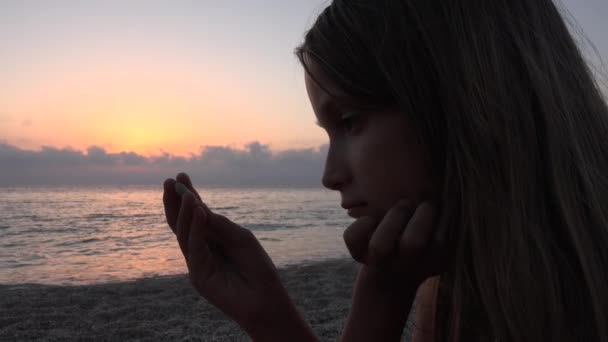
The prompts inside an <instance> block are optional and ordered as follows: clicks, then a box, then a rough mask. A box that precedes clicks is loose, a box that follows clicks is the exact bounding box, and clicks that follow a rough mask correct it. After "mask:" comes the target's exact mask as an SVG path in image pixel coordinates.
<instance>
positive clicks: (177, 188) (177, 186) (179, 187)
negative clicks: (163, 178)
mask: <svg viewBox="0 0 608 342" xmlns="http://www.w3.org/2000/svg"><path fill="white" fill-rule="evenodd" d="M175 192H177V193H178V194H179V195H180V196H182V195H183V194H185V193H186V192H188V188H186V186H185V185H184V184H182V183H175Z"/></svg>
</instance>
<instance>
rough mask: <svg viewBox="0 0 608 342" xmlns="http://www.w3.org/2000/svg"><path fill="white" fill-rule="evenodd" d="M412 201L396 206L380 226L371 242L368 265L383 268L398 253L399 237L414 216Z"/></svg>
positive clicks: (404, 201) (399, 203) (402, 201)
mask: <svg viewBox="0 0 608 342" xmlns="http://www.w3.org/2000/svg"><path fill="white" fill-rule="evenodd" d="M411 205H412V202H411V201H410V200H401V201H399V202H398V203H397V204H396V205H394V206H393V207H392V208H391V209H390V210H389V211H388V212H387V213H386V215H384V218H383V219H382V221H381V222H380V224H379V225H378V228H376V230H375V231H374V234H373V235H372V238H371V240H370V242H369V247H368V251H367V260H366V264H367V265H369V266H381V265H383V264H385V263H386V260H387V259H389V257H390V256H392V255H393V254H396V253H397V246H398V244H399V236H400V235H401V233H402V232H403V230H404V229H405V227H406V225H407V222H408V220H409V219H410V217H411V216H412V214H413V211H414V210H413V209H410V206H411Z"/></svg>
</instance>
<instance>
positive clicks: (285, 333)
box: [243, 301, 318, 342]
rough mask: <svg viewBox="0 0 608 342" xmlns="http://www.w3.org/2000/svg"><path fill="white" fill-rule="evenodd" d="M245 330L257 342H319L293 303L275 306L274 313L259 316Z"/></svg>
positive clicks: (244, 327) (269, 312)
mask: <svg viewBox="0 0 608 342" xmlns="http://www.w3.org/2000/svg"><path fill="white" fill-rule="evenodd" d="M243 329H244V330H245V331H246V332H247V334H248V335H249V337H251V339H252V340H253V341H255V342H258V341H260V342H273V341H293V342H300V341H301V342H311V341H315V342H316V341H318V338H317V337H316V336H315V335H314V332H313V331H312V329H311V327H310V326H309V325H308V323H307V322H306V321H305V320H304V318H303V317H302V315H301V314H300V313H299V312H298V310H297V308H296V307H295V305H294V304H293V303H292V302H291V301H290V302H289V304H286V305H283V306H274V305H273V310H272V311H268V312H266V313H264V314H261V315H258V316H257V317H255V319H253V320H252V321H251V322H250V323H249V324H248V325H247V326H243Z"/></svg>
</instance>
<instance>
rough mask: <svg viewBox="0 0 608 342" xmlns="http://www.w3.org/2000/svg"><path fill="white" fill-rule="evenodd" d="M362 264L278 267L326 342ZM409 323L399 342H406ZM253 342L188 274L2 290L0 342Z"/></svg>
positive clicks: (336, 332)
mask: <svg viewBox="0 0 608 342" xmlns="http://www.w3.org/2000/svg"><path fill="white" fill-rule="evenodd" d="M356 272H357V265H356V263H355V262H354V261H352V259H343V258H340V259H331V260H327V261H322V262H316V263H312V264H300V265H291V266H286V267H283V268H279V274H280V277H281V279H282V281H283V284H284V285H285V287H286V288H287V290H288V292H289V294H290V296H291V297H292V299H293V300H294V301H295V303H296V305H297V307H298V309H299V310H300V312H301V313H302V314H303V315H304V317H305V318H306V320H307V322H309V324H310V325H311V327H312V329H313V330H314V331H315V333H316V335H317V336H318V337H319V338H320V340H321V341H337V340H338V339H339V336H340V332H341V329H342V326H343V324H344V320H345V318H346V316H347V314H348V310H349V307H350V301H351V295H352V284H353V281H354V279H355V276H356ZM410 330H411V324H410V323H408V325H407V326H406V329H405V330H404V334H403V336H402V341H407V340H408V336H409V331H410ZM63 340H70V341H72V340H77V341H128V340H130V341H249V340H250V339H249V338H248V336H247V335H246V334H244V333H243V331H242V330H241V329H240V328H239V326H238V325H237V324H236V323H234V322H232V321H231V320H229V319H228V318H227V317H226V316H225V315H224V314H223V313H222V312H221V311H219V310H218V309H216V308H215V307H213V306H211V305H210V304H208V303H207V302H206V300H205V299H204V298H202V297H201V296H199V295H198V294H197V293H196V292H195V290H194V289H193V288H192V287H191V285H190V282H189V279H188V278H187V275H185V274H184V275H176V276H158V277H152V278H144V279H139V280H135V281H128V282H116V283H105V284H96V285H79V286H49V285H35V284H23V285H0V341H63Z"/></svg>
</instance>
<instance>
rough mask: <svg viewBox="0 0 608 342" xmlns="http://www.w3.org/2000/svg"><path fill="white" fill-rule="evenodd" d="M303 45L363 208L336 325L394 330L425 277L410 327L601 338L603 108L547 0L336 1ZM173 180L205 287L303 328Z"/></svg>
mask: <svg viewBox="0 0 608 342" xmlns="http://www.w3.org/2000/svg"><path fill="white" fill-rule="evenodd" d="M296 55H297V56H298V58H299V60H300V61H301V63H302V65H303V67H304V69H305V80H306V89H307V91H308V96H309V99H310V102H311V105H312V108H313V110H314V113H315V116H316V117H317V120H318V123H319V125H320V126H321V127H323V128H324V129H325V130H326V132H327V134H328V136H329V141H330V147H329V151H328V155H327V161H326V165H325V171H324V175H323V185H324V186H326V187H327V188H329V189H332V190H336V191H339V192H340V194H341V196H342V206H343V207H344V208H345V209H348V210H349V215H351V216H352V217H354V218H355V219H356V221H355V222H354V223H353V224H352V225H351V226H349V227H348V228H347V229H346V231H345V233H344V239H345V242H346V245H347V247H348V249H349V251H350V253H351V255H352V256H353V258H354V259H355V260H357V261H358V262H360V263H361V267H360V269H359V273H358V276H357V279H356V282H355V287H354V293H353V303H352V307H351V310H350V313H349V316H348V318H347V321H346V325H345V327H344V331H343V333H342V340H344V341H391V340H394V341H398V340H399V338H400V335H401V332H402V331H403V326H404V324H405V321H406V318H407V315H408V312H409V311H410V308H411V305H412V302H413V301H414V297H415V295H416V293H417V292H418V300H417V301H416V303H418V304H419V307H417V308H416V310H415V312H416V315H417V317H416V322H417V329H416V330H415V332H414V337H413V339H414V340H415V341H501V342H503V341H534V342H536V341H604V342H605V341H608V272H607V271H606V270H607V269H608V177H607V176H606V175H608V141H607V140H608V108H607V105H606V102H605V100H604V98H603V97H602V95H601V92H600V91H599V88H598V86H597V84H596V83H595V82H594V79H593V77H592V74H591V72H590V71H589V69H588V66H587V65H586V63H585V61H584V59H583V58H582V56H581V53H580V51H579V50H578V48H577V46H576V44H575V42H574V41H573V38H572V36H571V35H570V33H569V32H568V30H567V27H566V25H565V24H564V21H563V19H562V17H561V16H560V13H559V12H558V10H557V8H556V7H555V5H554V4H553V3H552V1H551V0H492V1H487V0H367V1H365V0H350V1H349V0H334V1H333V2H332V3H331V5H329V7H327V8H326V9H325V10H324V11H323V12H322V13H321V15H320V16H319V17H318V19H317V20H316V22H315V23H314V25H313V26H312V28H311V29H310V30H309V31H308V32H307V34H306V37H305V39H304V42H303V44H302V45H301V46H300V47H298V48H297V49H296ZM177 182H179V183H180V184H185V186H186V188H187V189H185V188H184V189H185V193H184V195H183V197H180V196H179V195H178V194H177V193H176V191H175V190H176V184H177V183H176V181H175V180H173V179H168V180H167V181H166V182H165V194H164V203H165V212H166V215H167V222H168V223H169V225H170V226H171V227H172V228H173V229H174V231H175V232H176V235H177V239H178V242H179V245H180V247H181V250H182V252H183V253H184V256H185V258H186V262H187V265H188V269H189V273H190V278H191V280H192V283H193V285H194V287H195V288H196V289H197V290H198V291H199V293H200V294H201V295H203V296H204V297H205V298H207V300H208V301H209V302H210V303H212V304H214V305H216V306H217V307H219V308H220V309H222V310H223V311H224V312H225V313H226V314H227V315H228V316H230V317H231V318H233V319H234V320H236V321H237V322H238V323H239V324H240V325H241V326H242V327H243V329H245V330H246V331H247V332H248V334H249V335H250V336H251V337H252V338H253V339H254V340H263V341H274V340H276V341H299V340H302V341H311V340H316V337H315V336H314V334H313V333H312V330H311V329H310V327H309V326H308V325H307V324H306V322H304V320H303V319H302V317H301V316H300V315H299V314H298V312H297V310H296V308H295V307H294V305H293V303H292V302H291V300H290V299H289V296H288V295H287V293H286V291H285V289H284V288H283V286H282V285H281V283H280V281H279V278H278V276H277V273H276V270H275V268H274V265H273V264H272V261H271V260H270V258H269V257H268V255H267V254H266V253H265V252H264V250H263V249H262V248H261V246H260V244H259V243H258V242H257V240H256V239H255V237H254V236H253V234H251V233H250V232H249V231H248V230H246V229H244V228H242V227H240V226H238V225H237V224H235V223H233V222H231V221H230V220H229V219H227V218H225V217H223V216H221V215H217V214H215V213H213V212H211V211H210V210H209V209H208V207H207V206H206V205H205V203H204V202H203V201H202V200H201V197H200V196H199V195H198V194H197V192H196V190H195V189H194V188H193V187H192V184H191V182H190V180H189V179H188V177H187V175H185V174H180V175H178V177H177ZM181 188H182V186H181V185H178V186H177V189H178V190H180V189H181ZM180 192H183V191H181V190H180Z"/></svg>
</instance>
